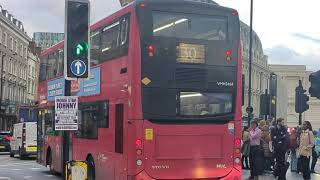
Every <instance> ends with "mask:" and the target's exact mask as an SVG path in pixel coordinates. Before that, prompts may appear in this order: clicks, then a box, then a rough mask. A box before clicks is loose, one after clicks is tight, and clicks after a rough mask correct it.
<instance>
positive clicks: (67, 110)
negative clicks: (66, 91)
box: [54, 96, 78, 131]
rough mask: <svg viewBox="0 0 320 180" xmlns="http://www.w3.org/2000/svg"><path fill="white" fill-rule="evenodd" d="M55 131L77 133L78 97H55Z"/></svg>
mask: <svg viewBox="0 0 320 180" xmlns="http://www.w3.org/2000/svg"><path fill="white" fill-rule="evenodd" d="M54 104H55V130H56V131H77V130H78V97H77V96H57V97H55V103H54Z"/></svg>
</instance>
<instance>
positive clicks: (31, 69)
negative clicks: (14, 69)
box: [26, 42, 41, 105]
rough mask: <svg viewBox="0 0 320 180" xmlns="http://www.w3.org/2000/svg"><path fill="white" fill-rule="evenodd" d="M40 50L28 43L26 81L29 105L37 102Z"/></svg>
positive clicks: (33, 44) (32, 43)
mask: <svg viewBox="0 0 320 180" xmlns="http://www.w3.org/2000/svg"><path fill="white" fill-rule="evenodd" d="M40 52H41V48H38V47H36V46H35V43H34V42H30V44H29V48H28V77H27V78H28V79H27V92H28V94H27V101H26V103H27V104H29V105H34V104H35V102H36V101H37V87H38V79H39V65H40V58H39V57H40Z"/></svg>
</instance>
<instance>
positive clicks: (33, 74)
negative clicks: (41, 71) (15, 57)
mask: <svg viewBox="0 0 320 180" xmlns="http://www.w3.org/2000/svg"><path fill="white" fill-rule="evenodd" d="M31 73H32V77H34V76H35V75H36V74H35V72H34V67H33V66H32V71H31Z"/></svg>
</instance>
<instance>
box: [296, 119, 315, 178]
mask: <svg viewBox="0 0 320 180" xmlns="http://www.w3.org/2000/svg"><path fill="white" fill-rule="evenodd" d="M299 144H300V145H299V155H300V158H301V171H302V175H303V179H304V180H307V179H310V157H311V156H312V148H313V146H314V136H313V132H312V126H311V124H310V122H309V121H304V122H303V124H302V133H301V135H300V143H299Z"/></svg>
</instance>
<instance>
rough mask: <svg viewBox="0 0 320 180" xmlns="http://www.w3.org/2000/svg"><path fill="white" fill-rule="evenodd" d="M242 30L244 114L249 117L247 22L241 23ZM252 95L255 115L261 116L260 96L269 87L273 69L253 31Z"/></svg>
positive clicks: (248, 33)
mask: <svg viewBox="0 0 320 180" xmlns="http://www.w3.org/2000/svg"><path fill="white" fill-rule="evenodd" d="M240 32H241V37H240V38H241V48H242V49H241V51H242V61H243V62H242V74H243V75H244V77H245V83H244V106H243V107H242V114H243V116H244V117H247V113H246V108H247V107H248V90H249V38H250V27H249V26H248V25H246V24H245V23H242V22H241V24H240ZM251 72H252V76H251V77H252V81H251V82H252V86H251V88H252V91H251V92H252V96H251V106H252V107H253V117H255V118H259V117H262V116H260V96H261V95H262V94H264V93H265V90H266V89H269V79H270V74H271V71H270V70H269V67H268V57H267V56H266V55H264V53H263V48H262V44H261V41H260V39H259V36H258V35H257V34H256V33H255V32H253V38H252V71H251Z"/></svg>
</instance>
